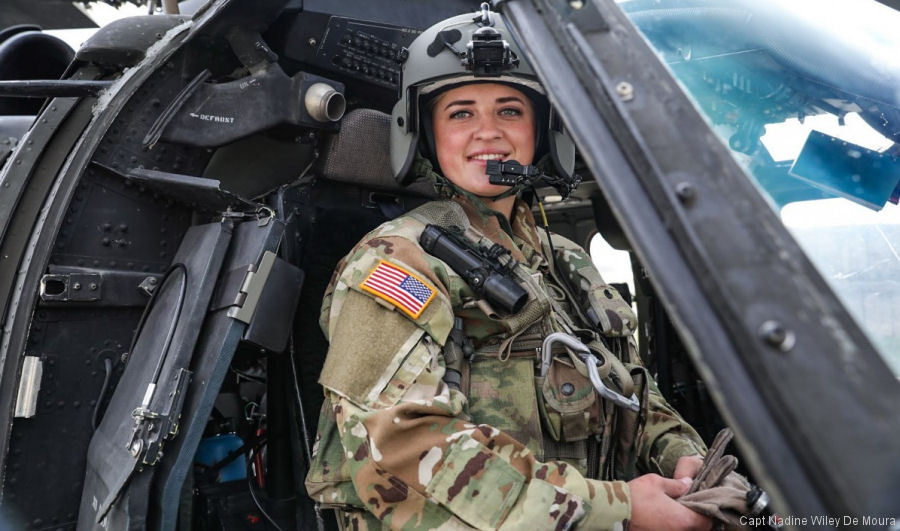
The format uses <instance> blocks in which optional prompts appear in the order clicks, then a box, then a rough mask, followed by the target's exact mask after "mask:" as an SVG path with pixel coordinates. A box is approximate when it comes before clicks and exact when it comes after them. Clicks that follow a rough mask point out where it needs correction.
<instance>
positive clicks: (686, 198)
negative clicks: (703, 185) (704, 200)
mask: <svg viewBox="0 0 900 531" xmlns="http://www.w3.org/2000/svg"><path fill="white" fill-rule="evenodd" d="M675 195H677V196H678V199H679V200H680V201H681V202H682V203H683V204H685V205H687V204H690V203H692V202H693V201H694V199H695V198H696V197H697V190H696V189H695V188H694V185H692V184H691V183H688V182H680V183H678V184H677V185H675Z"/></svg>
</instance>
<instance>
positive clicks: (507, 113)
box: [498, 107, 522, 116]
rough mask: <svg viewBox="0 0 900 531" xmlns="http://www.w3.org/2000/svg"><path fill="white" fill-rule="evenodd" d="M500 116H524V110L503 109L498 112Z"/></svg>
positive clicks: (515, 108)
mask: <svg viewBox="0 0 900 531" xmlns="http://www.w3.org/2000/svg"><path fill="white" fill-rule="evenodd" d="M498 114H499V115H500V116H522V109H520V108H518V107H503V108H502V109H500V111H498Z"/></svg>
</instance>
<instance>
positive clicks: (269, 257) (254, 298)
mask: <svg viewBox="0 0 900 531" xmlns="http://www.w3.org/2000/svg"><path fill="white" fill-rule="evenodd" d="M274 264H275V253H273V252H272V251H266V252H265V253H263V256H262V259H261V260H260V261H259V267H257V268H256V271H253V270H249V271H247V274H246V276H244V281H243V282H242V283H241V288H240V292H239V293H238V296H237V298H236V300H235V302H236V305H235V306H233V307H231V308H229V309H228V317H231V318H233V319H237V320H238V321H242V322H244V323H247V324H249V323H250V320H251V319H253V314H254V313H255V312H256V305H257V303H259V297H260V295H261V294H262V290H263V288H264V287H265V285H266V281H267V280H268V279H269V273H271V272H272V266H273V265H274Z"/></svg>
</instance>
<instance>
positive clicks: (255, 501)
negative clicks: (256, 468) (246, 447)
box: [247, 448, 282, 531]
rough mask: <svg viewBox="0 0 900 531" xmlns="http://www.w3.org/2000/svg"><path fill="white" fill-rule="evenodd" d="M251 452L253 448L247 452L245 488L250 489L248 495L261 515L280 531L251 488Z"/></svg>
mask: <svg viewBox="0 0 900 531" xmlns="http://www.w3.org/2000/svg"><path fill="white" fill-rule="evenodd" d="M253 452H254V449H253V448H251V449H250V451H249V452H248V453H247V488H248V489H250V497H251V498H253V503H255V504H256V507H257V509H259V512H261V513H262V515H263V516H265V517H266V520H268V521H269V523H270V524H272V525H273V526H275V529H277V530H278V531H282V529H281V526H279V525H278V524H277V523H275V520H274V519H272V517H271V516H269V513H267V512H266V510H265V509H263V506H262V503H261V502H260V501H259V498H257V497H256V490H254V488H253V474H252V472H253V468H252V464H251V463H253Z"/></svg>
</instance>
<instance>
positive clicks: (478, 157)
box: [472, 153, 503, 160]
mask: <svg viewBox="0 0 900 531" xmlns="http://www.w3.org/2000/svg"><path fill="white" fill-rule="evenodd" d="M502 158H503V155H501V154H500V153H486V154H484V155H473V156H472V159H474V160H499V159H502Z"/></svg>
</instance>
